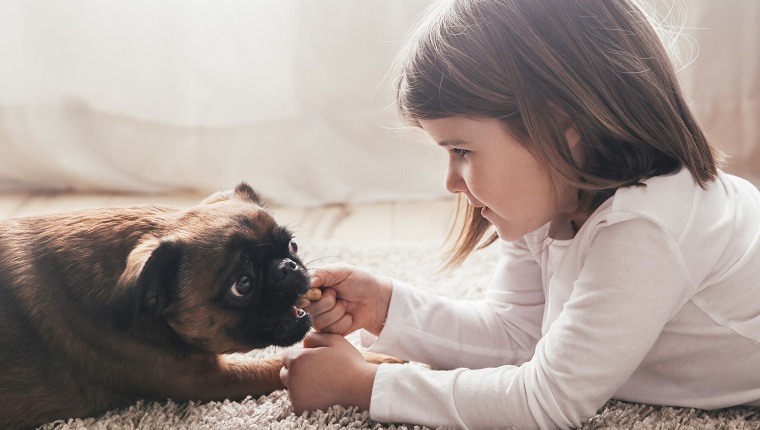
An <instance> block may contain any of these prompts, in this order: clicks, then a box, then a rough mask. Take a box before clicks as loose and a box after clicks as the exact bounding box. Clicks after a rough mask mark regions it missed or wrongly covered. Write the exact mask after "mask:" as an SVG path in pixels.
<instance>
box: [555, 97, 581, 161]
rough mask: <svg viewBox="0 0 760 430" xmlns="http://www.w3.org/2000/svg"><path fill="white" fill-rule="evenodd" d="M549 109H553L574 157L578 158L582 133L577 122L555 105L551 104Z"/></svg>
mask: <svg viewBox="0 0 760 430" xmlns="http://www.w3.org/2000/svg"><path fill="white" fill-rule="evenodd" d="M549 109H551V111H552V113H553V114H554V116H555V117H556V118H557V120H558V121H559V123H560V124H561V125H562V130H563V131H564V133H565V140H566V141H567V145H568V146H569V147H570V150H571V151H572V152H573V155H576V156H577V155H578V154H577V151H578V149H576V147H577V146H578V142H580V141H581V133H580V132H579V131H578V127H577V126H576V125H575V122H573V119H572V118H570V115H568V114H567V112H565V111H564V110H562V109H560V108H559V107H557V105H555V104H554V103H549Z"/></svg>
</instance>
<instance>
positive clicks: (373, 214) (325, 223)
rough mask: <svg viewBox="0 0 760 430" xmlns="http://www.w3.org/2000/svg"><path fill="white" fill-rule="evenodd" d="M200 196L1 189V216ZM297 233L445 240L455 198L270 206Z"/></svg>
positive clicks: (188, 201)
mask: <svg viewBox="0 0 760 430" xmlns="http://www.w3.org/2000/svg"><path fill="white" fill-rule="evenodd" d="M204 197H205V196H201V195H159V196H145V195H112V194H0V219H8V218H15V217H23V216H30V215H40V214H46V213H54V212H63V211H69V210H77V209H86V208H93V207H102V206H120V205H132V204H144V203H156V204H169V205H175V206H180V207H188V206H192V205H194V204H196V203H198V202H199V201H201V200H202V199H203V198H204ZM271 209H272V212H273V213H274V215H275V218H277V219H278V221H279V222H280V223H281V224H284V225H287V226H288V227H289V228H290V229H291V230H292V231H293V232H294V233H295V235H296V237H297V238H301V239H307V240H317V239H335V240H371V241H395V240H399V241H409V240H411V241H417V240H443V238H444V237H445V235H446V233H447V231H448V227H449V225H450V223H451V220H452V217H453V215H454V200H453V199H444V200H440V201H425V202H398V203H379V204H363V205H331V206H326V207H318V208H288V207H273V208H271Z"/></svg>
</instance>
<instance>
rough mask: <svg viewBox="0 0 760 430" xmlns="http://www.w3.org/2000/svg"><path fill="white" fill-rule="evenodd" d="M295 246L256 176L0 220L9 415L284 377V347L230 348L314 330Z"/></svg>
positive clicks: (34, 415)
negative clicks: (198, 197) (204, 192)
mask: <svg viewBox="0 0 760 430" xmlns="http://www.w3.org/2000/svg"><path fill="white" fill-rule="evenodd" d="M296 251H297V247H296V245H295V242H293V239H292V235H291V233H290V232H289V231H288V230H287V229H285V228H283V227H281V226H280V225H278V224H277V223H276V222H275V220H274V219H273V218H272V216H271V215H270V214H269V213H268V212H267V211H266V210H265V209H263V208H262V207H261V200H260V198H259V196H258V195H257V194H256V192H254V191H253V190H252V189H251V188H250V187H249V186H248V185H246V184H240V185H239V186H238V187H237V188H236V189H235V191H230V192H225V193H217V194H214V195H212V196H211V197H209V198H207V199H206V200H204V201H203V202H202V203H201V204H200V205H198V206H195V207H192V208H189V209H187V210H179V209H176V208H168V207H159V206H141V207H128V208H104V209H94V210H86V211H79V212H72V213H67V214H60V215H51V216H42V217H30V218H20V219H12V220H8V221H3V222H0V428H3V429H6V428H18V427H29V426H33V425H37V424H41V423H44V422H48V421H52V420H54V419H59V418H63V419H65V418H72V417H83V416H88V415H93V414H95V413H97V412H100V411H103V410H105V409H110V408H114V407H117V406H121V405H125V404H129V403H131V402H134V401H135V400H137V399H144V398H147V399H166V398H171V399H173V400H175V401H184V400H220V399H240V398H244V397H246V396H248V395H253V396H256V395H261V394H266V393H269V392H271V391H274V390H277V389H281V388H284V386H283V385H282V383H281V381H280V378H279V371H280V366H281V365H280V361H279V360H278V359H273V360H258V361H257V360H254V359H252V358H246V357H245V356H242V355H237V356H226V355H223V354H228V353H235V352H246V351H250V350H252V349H255V348H261V347H265V346H269V345H279V346H287V345H292V344H294V343H296V342H298V341H300V340H301V339H303V337H304V336H305V334H306V333H307V332H308V330H309V329H310V326H311V320H310V317H309V316H308V315H306V314H305V313H304V312H303V311H302V310H298V309H297V308H296V307H294V304H296V303H297V301H298V299H299V296H300V295H301V294H303V293H305V292H306V291H307V290H308V289H309V276H308V274H307V272H306V269H305V267H304V265H303V263H302V262H301V261H300V260H299V258H298V257H297V255H296ZM233 357H236V358H233Z"/></svg>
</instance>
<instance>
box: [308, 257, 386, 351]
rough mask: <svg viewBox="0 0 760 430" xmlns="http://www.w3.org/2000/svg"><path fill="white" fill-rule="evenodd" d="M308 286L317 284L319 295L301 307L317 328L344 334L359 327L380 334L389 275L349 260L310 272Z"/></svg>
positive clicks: (313, 286) (384, 313) (322, 330)
mask: <svg viewBox="0 0 760 430" xmlns="http://www.w3.org/2000/svg"><path fill="white" fill-rule="evenodd" d="M311 286H312V288H321V289H322V297H321V298H320V299H319V300H316V301H313V302H311V303H310V304H309V306H307V307H305V308H304V310H306V311H307V312H308V313H309V314H310V315H311V316H312V318H313V320H314V328H316V329H317V330H318V331H321V332H325V333H335V334H339V335H341V336H345V335H347V334H349V333H351V332H354V331H356V330H358V329H360V328H363V329H365V330H367V331H369V332H370V333H372V334H374V335H379V334H380V331H381V330H382V329H383V324H385V319H386V317H387V316H388V306H389V305H390V302H391V293H392V289H393V286H392V284H391V281H390V279H387V278H381V277H378V276H375V275H374V274H372V273H370V272H368V271H366V270H364V269H361V268H359V267H356V266H352V265H349V264H332V265H328V266H323V267H320V268H318V269H315V270H314V271H313V272H312V279H311Z"/></svg>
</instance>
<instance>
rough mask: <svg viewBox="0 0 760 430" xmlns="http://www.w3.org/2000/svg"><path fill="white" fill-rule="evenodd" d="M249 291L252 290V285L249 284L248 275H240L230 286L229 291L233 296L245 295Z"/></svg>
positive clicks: (249, 292)
mask: <svg viewBox="0 0 760 430" xmlns="http://www.w3.org/2000/svg"><path fill="white" fill-rule="evenodd" d="M251 291H253V285H251V278H250V277H248V275H243V276H241V277H240V278H239V279H238V280H237V281H235V283H234V284H232V287H230V292H231V293H232V295H233V296H235V297H245V296H247V295H249V294H251Z"/></svg>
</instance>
